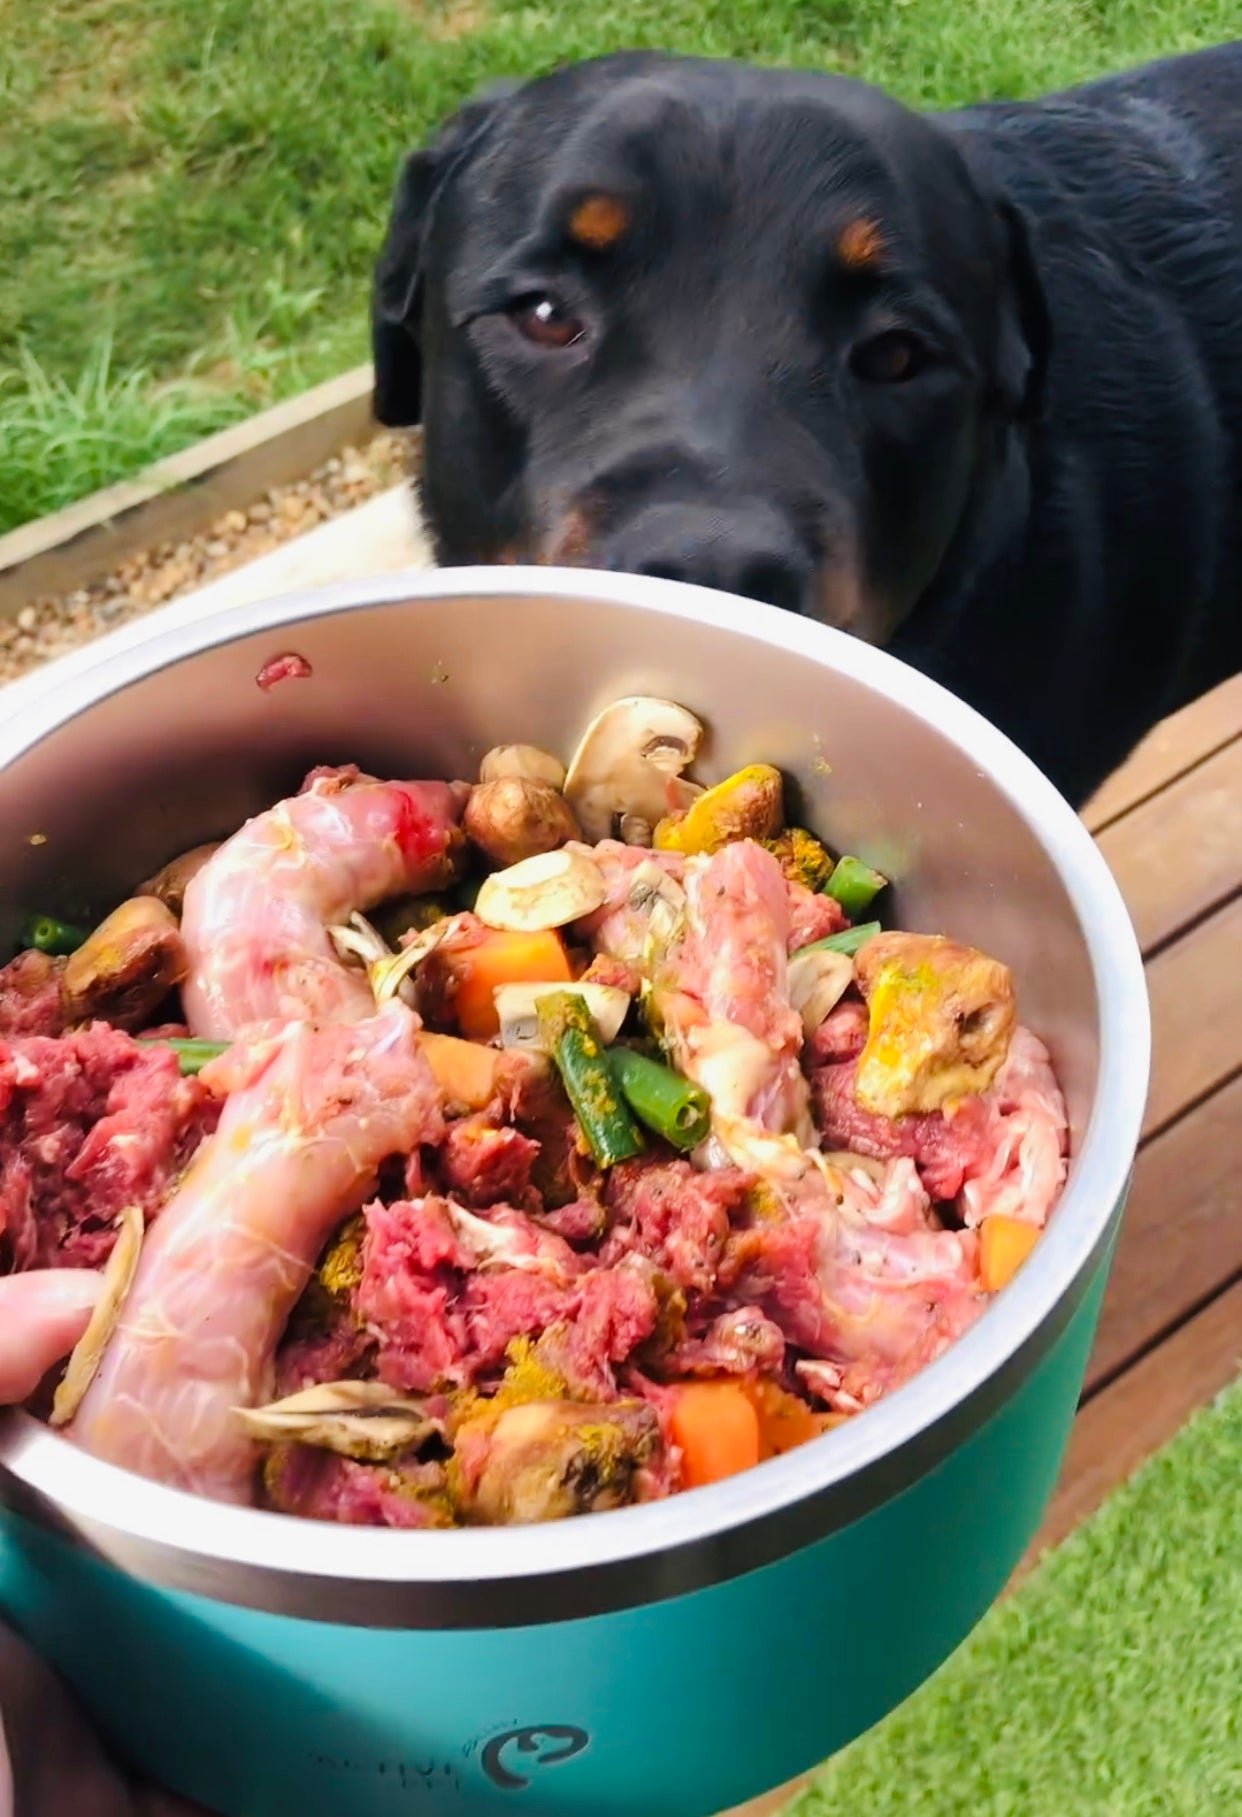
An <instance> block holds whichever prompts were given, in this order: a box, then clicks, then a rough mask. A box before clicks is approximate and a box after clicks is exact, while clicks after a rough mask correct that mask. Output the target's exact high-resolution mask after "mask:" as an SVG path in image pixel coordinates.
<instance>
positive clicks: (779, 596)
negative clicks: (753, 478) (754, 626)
mask: <svg viewBox="0 0 1242 1817" xmlns="http://www.w3.org/2000/svg"><path fill="white" fill-rule="evenodd" d="M606 560H607V565H608V566H609V567H610V568H614V569H620V570H622V571H623V572H625V573H627V574H650V575H651V576H652V577H653V578H656V579H660V580H681V581H689V582H691V583H693V584H694V585H696V586H701V587H716V588H718V589H720V590H721V591H722V592H725V593H737V594H741V595H742V597H743V598H745V599H754V600H759V601H760V602H762V603H763V604H764V605H769V606H780V607H782V608H783V609H784V610H785V611H789V612H801V611H803V610H805V608H806V605H807V601H808V597H809V594H810V588H811V581H812V568H813V563H812V560H811V555H810V552H809V550H807V549H804V548H803V547H802V546H801V544H800V543H799V541H798V539H797V538H796V536H795V535H794V533H793V531H792V530H791V529H790V528H787V527H786V525H785V524H784V523H783V522H782V520H781V518H780V517H779V516H778V514H777V513H776V512H775V511H774V510H772V509H770V508H769V507H767V506H748V505H739V506H737V507H736V508H732V509H731V508H729V507H727V506H719V507H708V506H704V505H673V504H668V505H654V506H649V507H648V508H647V509H646V510H645V511H642V512H640V513H639V514H638V515H637V516H636V517H634V518H633V519H631V520H630V521H629V523H627V524H626V525H625V526H624V527H622V528H621V529H620V530H618V531H617V533H616V534H615V535H614V536H613V537H612V539H611V542H610V543H609V545H608V547H607V550H606Z"/></svg>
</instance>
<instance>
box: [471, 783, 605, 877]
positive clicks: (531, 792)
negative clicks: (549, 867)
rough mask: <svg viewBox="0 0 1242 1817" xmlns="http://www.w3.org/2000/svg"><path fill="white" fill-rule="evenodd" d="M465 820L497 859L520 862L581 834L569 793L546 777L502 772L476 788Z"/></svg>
mask: <svg viewBox="0 0 1242 1817" xmlns="http://www.w3.org/2000/svg"><path fill="white" fill-rule="evenodd" d="M462 824H463V825H464V826H465V829H466V837H467V838H468V839H469V840H470V841H471V842H472V844H474V845H477V846H478V848H479V850H480V851H481V852H482V853H483V855H484V857H485V858H490V859H491V860H492V862H493V864H520V863H521V861H522V859H523V858H533V857H535V856H536V855H537V854H538V853H540V852H554V851H555V850H556V849H557V847H558V846H562V845H564V844H565V843H566V842H567V841H568V840H570V839H577V838H578V836H579V834H578V822H577V821H576V820H575V819H574V811H573V809H572V808H571V807H570V805H569V803H568V802H567V801H566V799H565V797H564V796H563V795H561V794H559V793H558V792H557V790H556V789H553V788H550V787H549V786H548V784H547V783H546V782H529V781H527V780H526V778H525V777H521V776H498V777H497V778H496V780H495V781H494V782H482V783H480V784H479V786H478V788H476V789H472V790H471V791H470V800H469V803H468V804H467V807H466V813H465V819H464V821H463V823H462Z"/></svg>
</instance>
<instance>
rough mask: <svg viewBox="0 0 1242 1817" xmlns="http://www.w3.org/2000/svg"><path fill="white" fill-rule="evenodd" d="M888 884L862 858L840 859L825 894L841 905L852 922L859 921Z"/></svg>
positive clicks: (826, 885) (833, 870)
mask: <svg viewBox="0 0 1242 1817" xmlns="http://www.w3.org/2000/svg"><path fill="white" fill-rule="evenodd" d="M887 883H888V878H887V877H885V876H882V875H881V873H880V872H879V871H873V870H872V868H871V866H870V865H869V864H864V863H863V861H862V859H861V858H838V859H837V862H836V864H835V865H834V866H833V869H832V875H831V877H829V879H828V881H827V883H826V884H825V885H824V892H825V894H826V895H829V896H831V897H833V898H834V900H835V901H837V902H839V903H840V904H841V907H842V908H843V909H844V910H845V912H846V914H847V915H848V916H849V918H850V920H851V921H857V919H858V917H859V916H860V915H862V914H865V913H866V911H867V910H868V909H869V908H870V907H871V904H872V902H873V901H874V900H875V898H876V897H877V896H878V895H879V893H880V891H881V890H882V889H884V888H885V887H886V885H887Z"/></svg>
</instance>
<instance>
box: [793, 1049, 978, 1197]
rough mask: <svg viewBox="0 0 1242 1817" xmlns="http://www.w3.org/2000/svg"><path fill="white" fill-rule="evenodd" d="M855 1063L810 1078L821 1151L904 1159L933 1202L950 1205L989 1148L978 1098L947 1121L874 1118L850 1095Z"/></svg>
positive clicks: (936, 1115) (938, 1115) (937, 1114)
mask: <svg viewBox="0 0 1242 1817" xmlns="http://www.w3.org/2000/svg"><path fill="white" fill-rule="evenodd" d="M856 1072H857V1063H856V1061H854V1060H843V1061H840V1062H838V1063H837V1064H836V1065H833V1066H822V1067H820V1068H818V1070H817V1071H815V1072H813V1073H812V1074H811V1094H812V1099H813V1102H814V1106H815V1121H816V1123H817V1124H818V1125H819V1128H820V1129H821V1131H822V1132H823V1146H824V1147H825V1148H826V1149H848V1150H849V1151H850V1152H851V1153H853V1154H859V1155H869V1156H871V1157H872V1159H874V1160H877V1161H891V1160H895V1159H896V1158H897V1157H898V1156H899V1155H908V1156H910V1157H911V1158H912V1159H913V1161H914V1164H915V1166H916V1167H917V1168H918V1170H919V1176H920V1178H921V1179H922V1181H923V1184H924V1186H925V1187H926V1188H927V1191H928V1192H929V1194H930V1195H931V1197H932V1198H933V1199H937V1200H941V1201H944V1200H948V1199H955V1198H956V1197H957V1195H958V1194H959V1193H960V1192H961V1190H962V1186H963V1184H964V1182H965V1181H966V1179H967V1178H968V1176H969V1175H971V1174H972V1173H975V1172H977V1171H978V1170H979V1169H980V1168H981V1167H982V1166H983V1165H984V1163H985V1162H986V1161H987V1159H988V1156H989V1154H990V1152H991V1149H992V1147H993V1145H994V1144H993V1135H992V1126H991V1118H990V1115H989V1110H988V1105H987V1103H986V1101H985V1100H984V1099H983V1098H980V1097H969V1098H963V1099H962V1100H961V1102H960V1104H958V1105H957V1106H956V1108H955V1110H954V1113H953V1115H952V1116H949V1115H948V1114H947V1113H945V1112H942V1111H933V1112H931V1113H930V1114H926V1115H922V1114H916V1115H912V1116H906V1117H878V1116H876V1115H875V1114H874V1112H872V1111H869V1110H865V1109H864V1108H863V1106H862V1105H861V1104H860V1103H859V1102H858V1099H857V1097H856V1096H855V1093H854V1079H855V1074H856Z"/></svg>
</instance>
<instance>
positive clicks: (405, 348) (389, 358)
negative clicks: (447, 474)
mask: <svg viewBox="0 0 1242 1817" xmlns="http://www.w3.org/2000/svg"><path fill="white" fill-rule="evenodd" d="M520 86H521V85H520V84H519V83H516V82H510V83H498V84H497V85H496V86H494V87H493V88H490V89H488V90H487V91H486V92H485V93H484V94H482V95H479V96H477V97H476V98H475V99H474V100H473V101H468V102H467V103H466V104H465V106H464V107H462V108H460V109H459V110H458V112H457V113H456V114H454V116H453V118H452V119H451V120H450V121H449V122H448V124H447V125H446V126H444V127H442V129H441V130H440V132H439V134H438V135H437V136H436V138H435V139H434V140H433V141H432V142H431V144H430V145H427V146H424V148H423V149H422V150H421V151H416V152H412V153H411V154H410V156H409V157H408V158H407V159H406V161H405V163H404V165H403V166H402V169H401V174H400V176H399V177H398V179H397V188H396V193H395V195H394V196H393V202H392V211H391V213H390V215H389V217H388V231H387V234H386V236H385V239H384V244H383V247H382V249H381V251H380V256H379V259H378V261H377V263H376V267H375V278H374V282H373V285H372V289H371V355H372V358H373V360H374V362H375V391H374V397H373V404H372V407H373V409H374V412H375V419H376V421H377V422H379V423H382V424H383V425H384V427H385V428H387V429H404V428H408V427H410V426H411V425H412V424H414V423H417V422H418V421H419V420H420V417H421V413H422V354H421V350H420V347H419V326H420V324H419V318H420V316H421V314H422V292H423V249H424V247H425V246H426V243H427V235H428V232H429V230H430V227H431V222H432V219H433V217H434V214H435V208H436V204H437V202H438V201H439V198H440V196H441V195H442V194H443V191H444V187H445V184H446V183H447V182H448V180H449V178H450V176H452V175H453V174H454V173H455V172H456V171H457V170H459V169H460V168H461V166H462V164H463V163H464V162H465V161H466V160H467V159H468V158H470V157H471V156H472V155H473V153H474V152H475V151H476V150H477V149H478V147H479V145H480V143H481V141H482V139H483V135H484V134H485V132H486V131H487V129H488V127H489V126H490V125H491V123H492V121H493V120H494V118H495V116H496V114H497V113H498V111H499V110H500V108H501V107H502V105H503V104H504V102H505V101H507V100H508V99H509V97H510V96H511V95H512V94H514V93H516V91H517V89H518V88H519V87H520Z"/></svg>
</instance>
